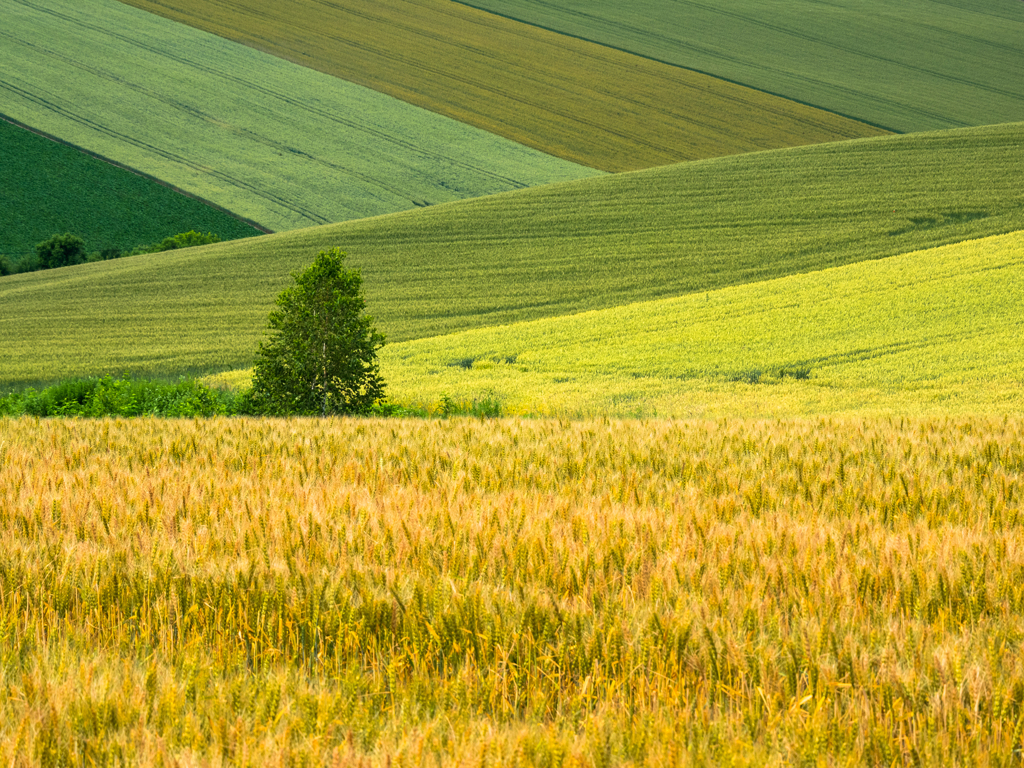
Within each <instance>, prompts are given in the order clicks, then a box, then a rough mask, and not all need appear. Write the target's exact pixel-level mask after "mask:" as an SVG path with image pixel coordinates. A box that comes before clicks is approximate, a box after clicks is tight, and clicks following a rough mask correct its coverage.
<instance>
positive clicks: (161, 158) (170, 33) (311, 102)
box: [0, 0, 599, 231]
mask: <svg viewBox="0 0 1024 768" xmlns="http://www.w3.org/2000/svg"><path fill="white" fill-rule="evenodd" d="M0 105H2V106H0V113H3V114H6V115H7V116H9V117H11V118H13V119H15V120H18V121H20V122H22V123H24V124H26V125H29V126H32V127H33V128H37V129H39V130H42V131H45V132H47V133H50V134H52V135H55V136H58V137H60V138H62V139H64V140H66V141H68V142H70V143H72V144H75V145H77V146H80V147H83V148H85V149H87V150H90V151H92V152H95V153H97V154H100V155H102V156H104V157H108V158H110V159H112V160H115V161H117V162H120V163H122V164H124V165H126V166H129V167H131V168H135V169H138V170H139V171H142V172H144V173H147V174H150V175H152V176H154V177H156V178H158V179H161V180H162V181H165V182H167V183H170V184H173V185H175V186H177V187H180V188H182V189H184V190H186V191H188V192H190V193H193V194H196V195H198V196H199V197H202V198H204V199H207V200H210V201H212V202H214V203H216V204H218V205H221V206H223V207H225V208H227V209H228V210H231V211H232V212H234V213H236V214H238V215H240V216H244V217H246V218H248V219H251V220H253V221H256V222H259V223H260V224H261V225H263V226H265V227H267V228H269V229H271V230H275V231H278V230H286V229H294V228H297V227H303V226H310V225H314V224H323V223H327V222H333V221H343V220H347V219H355V218H362V217H365V216H372V215H376V214H381V213H388V212H392V211H396V210H406V209H411V208H414V207H416V206H425V205H430V204H435V203H440V202H446V201H451V200H459V199H463V198H467V197H475V196H480V195H487V194H493V193H496V192H501V191H505V190H513V189H520V188H523V187H527V186H532V185H536V184H545V183H549V182H553V181H559V180H566V179H576V178H582V177H588V176H594V175H598V174H599V172H598V171H595V170H593V169H590V168H584V167H583V166H579V165H575V164H573V163H569V162H566V161H564V160H560V159H558V158H555V157H552V156H550V155H547V154H544V153H541V152H537V151H536V150H532V149H529V148H526V147H524V146H522V145H520V144H516V143H514V142H511V141H508V140H507V139H502V138H499V137H497V136H495V135H493V134H489V133H487V132H485V131H482V130H479V129H476V128H472V127H470V126H467V125H464V124H462V123H459V122H457V121H455V120H451V119H449V118H445V117H442V116H440V115H437V114H434V113H432V112H428V111H427V110H423V109H419V108H417V107H414V106H412V105H409V104H406V103H404V102H401V101H399V100H397V99H393V98H391V97H388V96H385V95H383V94H380V93H377V92H376V91H373V90H370V89H368V88H363V87H361V86H357V85H354V84H351V83H346V82H343V81H341V80H339V79H337V78H335V77H331V76H328V75H324V74H322V73H319V72H316V71H314V70H311V69H308V68H306V67H301V66H299V65H297V64H291V63H289V62H286V61H284V60H282V59H280V58H278V57H275V56H271V55H270V54H266V53H261V52H259V51H256V50H254V49H252V48H248V47H246V46H243V45H239V44H237V43H232V42H230V41H227V40H224V39H222V38H219V37H216V36H214V35H210V34H207V33H205V32H201V31H199V30H195V29H193V28H191V27H188V26H186V25H183V24H175V23H173V22H171V21H168V20H167V19H164V18H161V17H159V16H155V15H153V14H150V13H145V12H143V11H139V10H138V9H135V8H132V7H130V6H127V5H124V4H122V3H119V2H116V0H90V2H89V3H87V4H81V3H78V2H74V1H73V0H8V2H6V3H5V9H4V25H3V28H2V29H0Z"/></svg>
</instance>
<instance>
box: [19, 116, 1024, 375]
mask: <svg viewBox="0 0 1024 768" xmlns="http://www.w3.org/2000/svg"><path fill="white" fill-rule="evenodd" d="M1022 142H1024V125H1022V124H1017V125H1004V126H993V127H988V128H977V129H966V130H957V131H947V132H938V133H933V134H916V135H911V136H894V137H885V138H881V139H870V140H859V141H853V142H843V143H839V144H831V145H818V146H812V147H802V148H796V149H786V150H776V151H772V152H763V153H754V154H747V155H739V156H735V157H726V158H718V159H714V160H707V161H700V162H694V163H685V164H681V165H677V166H669V167H664V168H655V169H651V170H647V171H638V172H634V173H626V174H615V175H609V176H603V177H601V178H597V179H588V180H584V181H576V182H569V183H566V184H558V185H550V186H546V187H540V188H532V189H526V190H520V191H518V192H512V193H507V194H502V195H494V196H491V197H485V198H479V199H475V200H465V201H460V202H457V203H449V204H447V205H438V206H433V207H431V208H427V209H423V210H417V211H409V212H404V213H398V214H392V215H390V216H381V217H377V218H373V219H363V220H360V221H353V222H347V223H342V224H333V225H329V226H324V227H314V228H310V229H304V230H299V231H295V232H285V233H279V234H275V235H268V236H265V237H256V238H248V239H247V240H245V241H238V242H236V243H222V244H218V245H214V246H206V247H203V248H197V249H189V250H187V251H181V252H172V253H167V254H154V255H147V256H135V257H132V258H131V259H128V260H123V261H119V262H110V263H106V264H90V265H84V266H81V267H73V268H68V269H61V270H52V271H50V272H46V273H35V274H32V275H17V276H14V277H7V278H3V279H2V280H0V360H2V361H3V363H2V366H0V386H5V385H9V384H16V383H18V382H23V383H24V382H42V381H48V380H53V379H55V378H60V377H63V376H68V375H74V374H89V373H100V374H102V373H107V372H114V373H120V372H122V371H125V370H130V371H134V372H138V373H147V374H150V373H158V374H160V373H163V374H169V375H175V374H177V373H179V372H183V371H201V372H203V373H206V372H211V371H217V370H223V369H228V368H240V367H243V366H246V365H248V364H250V363H251V362H252V357H253V353H254V352H255V349H256V346H257V345H258V343H259V340H260V338H261V337H262V335H263V329H264V328H265V327H266V322H267V314H268V313H269V311H270V309H271V308H272V306H273V302H274V298H275V297H276V296H277V294H278V293H280V291H281V290H282V289H284V288H285V287H286V286H287V285H288V284H289V282H290V277H289V275H290V273H291V272H293V271H294V270H297V269H300V268H304V267H306V266H307V265H308V264H309V263H311V262H312V260H313V258H314V256H315V255H316V253H317V251H319V250H321V249H324V248H331V247H335V246H338V247H341V248H342V249H343V250H345V251H347V252H348V253H349V259H350V261H349V263H350V264H351V265H352V266H355V267H358V268H360V269H361V270H362V273H363V279H364V287H365V292H366V297H367V303H368V306H369V309H370V312H371V314H373V315H374V316H375V317H376V318H377V320H378V324H379V325H380V327H381V330H383V331H384V333H386V334H387V337H388V339H389V341H390V342H399V341H406V340H411V339H415V338H424V337H428V336H438V335H443V334H448V333H453V332H457V331H462V330H467V329H469V328H474V327H484V326H493V325H503V324H508V323H513V322H520V321H523V320H531V319H537V318H542V317H551V316H557V315H565V314H574V313H579V312H583V311H586V310H591V309H602V308H608V307H613V306H619V305H624V304H630V303H635V302H638V301H645V300H650V299H657V298H667V297H672V296H680V295H683V294H687V293H699V294H701V295H703V294H704V293H706V292H708V291H711V290H715V289H717V288H722V287H725V286H728V285H736V284H742V283H751V282H756V281H759V280H766V279H771V278H775V277H782V276H785V275H789V274H793V273H797V272H809V271H814V270H820V269H824V268H827V267H831V266H839V265H842V264H848V263H851V262H857V261H864V260H870V259H880V258H885V257H889V256H893V255H896V254H899V253H906V252H910V251H914V250H920V249H923V248H928V247H931V246H935V245H943V244H948V243H954V242H960V241H963V240H967V239H974V238H978V237H984V236H987V235H994V234H1003V233H1006V232H1012V231H1016V230H1021V229H1024V188H1022V186H1021V184H1020V179H1021V168H1020V162H1019V158H1020V147H1021V145H1022Z"/></svg>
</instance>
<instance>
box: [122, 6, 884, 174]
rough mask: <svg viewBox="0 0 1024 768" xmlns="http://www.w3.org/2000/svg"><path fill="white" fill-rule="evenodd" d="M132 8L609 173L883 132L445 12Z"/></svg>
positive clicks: (479, 17)
mask: <svg viewBox="0 0 1024 768" xmlns="http://www.w3.org/2000/svg"><path fill="white" fill-rule="evenodd" d="M125 1H126V2H128V3H129V4H130V5H133V6H136V7H138V8H142V9H145V10H147V11H152V12H154V13H158V14H161V15H164V16H167V17H168V18H171V19H174V20H176V21H181V22H185V23H187V24H191V25H193V26H196V27H198V28H200V29H203V30H206V31H208V32H213V33H215V34H218V35H221V36H223V37H226V38H229V39H232V40H237V41H240V42H243V43H246V44H247V45H251V46H253V47H255V48H257V49H259V50H261V51H269V52H271V53H274V54H276V55H278V56H282V57H283V58H286V59H288V60H290V61H295V62H298V63H300V64H303V65H305V66H308V67H313V68H315V69H318V70H320V71H323V72H326V73H328V74H331V75H336V76H338V77H341V78H344V79H345V80H350V81H352V82H356V83H360V84H362V85H365V86H368V87H370V88H374V89H376V90H378V91H381V92H383V93H387V94H390V95H392V96H395V97H397V98H400V99H403V100H404V101H408V102H410V103H412V104H416V105H418V106H421V107H424V108H426V109H429V110H432V111H434V112H438V113H441V114H444V115H447V116H449V117H452V118H454V119H456V120H460V121H462V122H465V123H468V124H470V125H474V126H477V127H479V128H483V129H485V130H487V131H491V132H493V133H496V134H499V135H501V136H505V137H507V138H509V139H512V140H514V141H517V142H521V143H523V144H526V145H528V146H531V147H534V148H536V149H539V150H542V151H544V152H548V153H551V154H553V155H557V156H559V157H563V158H566V159H568V160H571V161H573V162H577V163H581V164H583V165H587V166H592V167H594V168H600V169H602V170H606V171H625V170H635V169H639V168H649V167H652V166H656V165H666V164H669V163H674V162H680V161H682V160H692V159H696V158H703V157H714V156H719V155H727V154H735V153H739V152H747V151H752V150H757V149H771V148H776V147H786V146H796V145H800V144H812V143H819V142H825V141H836V140H839V139H844V138H855V137H863V136H873V135H878V134H880V133H882V131H880V130H878V129H876V128H873V127H871V126H869V125H865V124H864V123H860V122H856V121H853V120H849V119H847V118H843V117H840V116H838V115H835V114H830V113H828V112H823V111H821V110H816V109H813V108H811V107H807V106H805V105H803V104H798V103H795V102H792V101H787V100H785V99H780V98H778V97H775V96H771V95H769V94H766V93H763V92H759V91H756V90H752V89H749V88H744V87H742V86H738V85H735V84H733V83H728V82H725V81H722V80H719V79H716V78H712V77H709V76H707V75H703V74H700V73H697V72H692V71H688V70H684V69H680V68H678V67H674V66H669V65H666V64H662V63H659V62H655V61H651V60H648V59H644V58H641V57H638V56H634V55H631V54H629V53H625V52H622V51H617V50H614V49H611V48H607V47H605V46H601V45H596V44H594V43H588V42H586V41H582V40H577V39H574V38H571V37H567V36H565V35H559V34H556V33H553V32H549V31H546V30H543V29H540V28H538V27H534V26H529V25H524V24H519V23H516V22H513V21H509V20H507V19H504V18H501V17H500V16H495V15H493V14H489V13H484V12H481V11H478V10H474V9H471V8H468V7H466V6H462V5H458V4H456V3H452V2H449V1H448V0H346V1H345V2H343V3H338V2H331V3H324V2H320V1H319V0H249V2H246V3H244V4H239V3H237V2H235V1H234V0H125Z"/></svg>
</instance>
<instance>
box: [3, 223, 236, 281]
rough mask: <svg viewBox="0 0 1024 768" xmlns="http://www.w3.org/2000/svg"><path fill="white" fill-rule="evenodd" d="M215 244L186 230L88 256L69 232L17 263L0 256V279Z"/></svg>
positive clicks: (214, 239)
mask: <svg viewBox="0 0 1024 768" xmlns="http://www.w3.org/2000/svg"><path fill="white" fill-rule="evenodd" d="M219 242H220V237H219V236H218V235H216V234H214V233H213V232H207V233H205V234H204V233H202V232H196V231H194V230H189V231H188V232H182V233H180V234H177V235H174V236H173V237H165V238H164V239H163V240H161V241H160V242H158V243H152V244H150V245H140V246H138V247H137V248H134V249H132V250H130V251H122V250H120V249H118V248H104V249H103V250H100V251H93V252H91V253H89V252H88V251H87V250H86V247H85V241H84V240H82V238H80V237H79V236H78V235H75V234H72V233H71V232H65V233H64V234H62V235H54V236H53V237H51V238H49V239H47V240H44V241H43V242H41V243H39V244H38V245H37V246H36V248H35V252H34V253H32V254H29V255H27V256H25V257H23V258H22V259H21V260H20V261H16V260H14V259H12V258H11V257H10V256H4V255H0V277H3V276H5V275H13V274H17V273H20V272H37V271H39V270H41V269H56V268H57V267H71V266H74V265H75V264H84V263H86V262H94V261H107V260H109V259H119V258H121V257H123V256H135V255H138V254H140V253H160V252H162V251H171V250H175V249H177V248H191V247H193V246H196V245H207V244H209V243H219Z"/></svg>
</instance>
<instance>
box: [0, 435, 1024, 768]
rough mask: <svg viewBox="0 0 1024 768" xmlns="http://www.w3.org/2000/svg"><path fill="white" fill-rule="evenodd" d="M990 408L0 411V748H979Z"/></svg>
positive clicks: (993, 538)
mask: <svg viewBox="0 0 1024 768" xmlns="http://www.w3.org/2000/svg"><path fill="white" fill-rule="evenodd" d="M1022 435H1024V421H1022V420H1021V419H1020V417H993V418H986V417H978V416H974V417H943V418H933V419H920V418H836V419H806V420H799V419H795V420H788V421H755V420H750V421H742V420H734V421H725V420H720V421H702V420H691V421H658V420H650V421H643V420H632V421H614V420H607V419H604V420H594V421H579V422H564V421H547V420H497V421H482V420H468V419H467V420H450V421H440V420H405V421H402V420H357V419H352V420H340V419H327V420H250V419H233V420H226V419H222V420H209V421H203V420H197V421H186V420H178V421H157V420H51V421H39V420H33V419H20V420H10V419H7V420H0V761H2V762H3V764H4V765H11V766H51V765H53V766H56V765H62V766H77V765H82V766H86V765H133V766H150V765H163V766H170V765H185V766H191V765H196V766H199V765H204V766H206V765H209V766H218V765H240V766H257V765H258V766H266V765H364V766H378V765H379V766H399V765H405V766H414V765H430V766H436V765H441V766H448V765H451V766H455V765H459V766H466V765H472V766H509V765H520V766H528V765H535V766H545V767H547V768H555V767H560V766H587V767H590V766H594V767H596V766H608V765H633V766H641V765H652V766H687V765H707V766H719V765H751V766H766V765H777V766H782V765H798V764H799V765H837V766H838V765H885V766H890V765H926V766H950V765H960V766H967V765H986V766H1011V765H1017V764H1019V753H1020V750H1021V748H1022V746H1024V742H1022V733H1024V656H1022V652H1021V648H1022V643H1024V619H1022V616H1024V527H1022V526H1024V509H1022V499H1024V442H1022Z"/></svg>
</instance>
